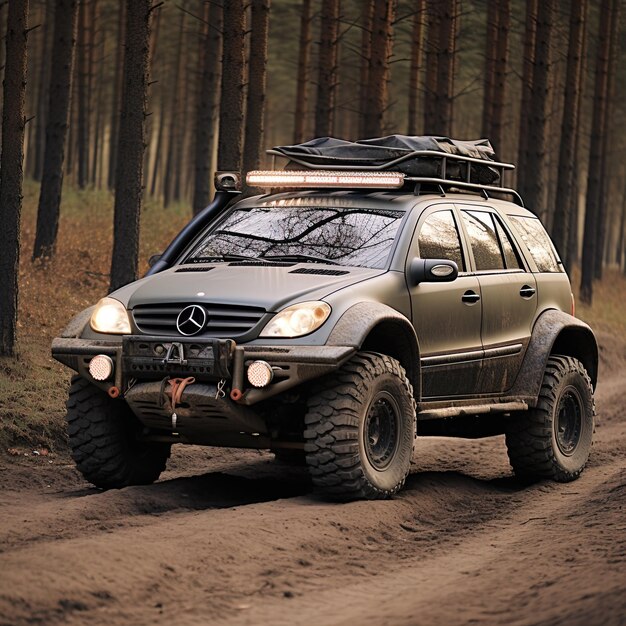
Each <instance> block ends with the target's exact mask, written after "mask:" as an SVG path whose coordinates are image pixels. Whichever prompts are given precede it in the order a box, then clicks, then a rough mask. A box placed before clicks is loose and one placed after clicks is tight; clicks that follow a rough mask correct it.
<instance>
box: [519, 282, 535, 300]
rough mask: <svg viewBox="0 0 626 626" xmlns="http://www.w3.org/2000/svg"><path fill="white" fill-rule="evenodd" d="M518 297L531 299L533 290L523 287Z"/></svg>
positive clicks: (529, 287)
mask: <svg viewBox="0 0 626 626" xmlns="http://www.w3.org/2000/svg"><path fill="white" fill-rule="evenodd" d="M519 295H520V296H522V298H532V297H533V296H534V295H535V288H534V287H531V286H530V285H524V286H523V287H522V288H521V289H520V290H519Z"/></svg>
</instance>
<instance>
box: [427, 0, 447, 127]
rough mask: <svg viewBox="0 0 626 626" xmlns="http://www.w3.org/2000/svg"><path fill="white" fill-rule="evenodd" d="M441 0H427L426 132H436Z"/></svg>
mask: <svg viewBox="0 0 626 626" xmlns="http://www.w3.org/2000/svg"><path fill="white" fill-rule="evenodd" d="M442 6H443V5H442V3H441V2H440V0H426V81H425V84H424V132H425V133H427V134H431V135H432V134H435V133H436V132H437V131H436V129H435V127H436V124H437V76H438V63H439V47H440V46H439V40H440V35H441V9H442Z"/></svg>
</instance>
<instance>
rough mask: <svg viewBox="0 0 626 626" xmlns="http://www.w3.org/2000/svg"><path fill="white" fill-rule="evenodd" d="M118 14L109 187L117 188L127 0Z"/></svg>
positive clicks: (120, 4)
mask: <svg viewBox="0 0 626 626" xmlns="http://www.w3.org/2000/svg"><path fill="white" fill-rule="evenodd" d="M117 10H118V14H117V48H116V51H115V74H114V78H113V96H112V101H111V134H110V138H109V173H108V187H109V189H111V190H113V189H115V172H116V170H117V166H116V162H115V159H116V158H117V141H118V138H119V125H120V105H121V102H120V100H121V98H122V81H123V78H124V77H123V75H122V68H123V65H124V29H125V27H126V26H125V25H126V1H125V0H119V6H118V9H117Z"/></svg>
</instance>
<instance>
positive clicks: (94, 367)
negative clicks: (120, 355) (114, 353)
mask: <svg viewBox="0 0 626 626" xmlns="http://www.w3.org/2000/svg"><path fill="white" fill-rule="evenodd" d="M112 373H113V360H112V359H111V357H110V356H107V355H106V354H98V355H97V356H94V357H93V359H91V361H89V374H91V377H92V378H93V379H94V380H106V379H107V378H110V376H111V374H112Z"/></svg>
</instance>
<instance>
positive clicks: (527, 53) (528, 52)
mask: <svg viewBox="0 0 626 626" xmlns="http://www.w3.org/2000/svg"><path fill="white" fill-rule="evenodd" d="M538 4H539V2H538V0H527V2H526V26H525V31H524V64H523V70H522V101H521V106H520V123H519V141H518V156H517V188H518V191H519V192H520V195H521V196H522V198H524V197H525V196H526V189H527V187H526V183H527V181H528V180H529V179H528V176H527V174H526V167H527V164H528V159H529V156H528V150H529V139H528V130H529V120H530V99H531V97H532V93H533V76H534V71H535V43H536V40H537V7H538Z"/></svg>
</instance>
